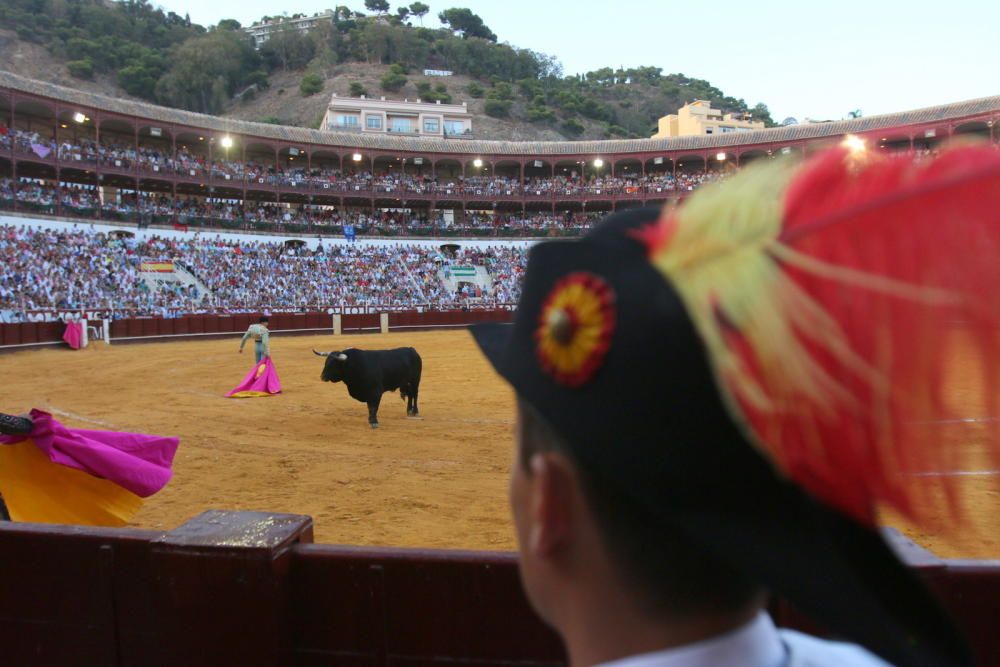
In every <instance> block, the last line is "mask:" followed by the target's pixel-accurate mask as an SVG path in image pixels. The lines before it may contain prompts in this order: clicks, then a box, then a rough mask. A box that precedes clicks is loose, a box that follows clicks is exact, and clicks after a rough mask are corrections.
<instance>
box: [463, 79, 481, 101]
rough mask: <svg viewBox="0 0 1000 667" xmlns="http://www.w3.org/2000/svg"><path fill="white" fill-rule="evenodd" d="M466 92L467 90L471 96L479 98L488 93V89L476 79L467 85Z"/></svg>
mask: <svg viewBox="0 0 1000 667" xmlns="http://www.w3.org/2000/svg"><path fill="white" fill-rule="evenodd" d="M465 92H467V93H468V94H469V96H470V97H474V98H476V99H479V98H480V97H482V96H483V95H484V94H485V93H486V91H484V90H483V87H482V86H480V85H479V84H478V83H476V82H475V81H473V82H472V83H470V84H469V85H468V86H466V87H465Z"/></svg>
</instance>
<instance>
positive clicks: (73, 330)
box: [63, 322, 83, 350]
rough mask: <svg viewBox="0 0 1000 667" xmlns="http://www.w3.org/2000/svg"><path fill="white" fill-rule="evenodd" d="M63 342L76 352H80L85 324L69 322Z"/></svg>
mask: <svg viewBox="0 0 1000 667" xmlns="http://www.w3.org/2000/svg"><path fill="white" fill-rule="evenodd" d="M63 340H64V341H66V342H67V343H68V344H69V346H70V347H71V348H73V349H74V350H79V349H80V347H82V345H83V323H82V322H67V323H66V331H64V332H63Z"/></svg>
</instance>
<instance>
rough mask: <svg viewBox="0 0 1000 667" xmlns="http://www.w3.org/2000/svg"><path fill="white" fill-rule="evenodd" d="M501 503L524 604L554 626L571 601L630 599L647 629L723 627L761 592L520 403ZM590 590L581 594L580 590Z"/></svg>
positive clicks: (756, 604) (750, 607)
mask: <svg viewBox="0 0 1000 667" xmlns="http://www.w3.org/2000/svg"><path fill="white" fill-rule="evenodd" d="M515 437H516V450H515V457H514V462H513V465H512V471H511V481H510V504H511V511H512V514H513V518H514V524H515V529H516V531H517V538H518V543H519V548H520V553H521V574H522V579H523V582H524V586H525V590H526V591H527V593H528V595H529V597H530V599H531V601H532V604H533V605H534V606H535V608H536V609H537V610H538V612H539V613H540V614H541V616H542V617H543V618H545V619H546V620H547V621H548V622H550V623H552V624H553V625H555V626H556V627H559V626H560V625H561V622H562V621H564V620H565V618H564V616H565V613H566V610H565V609H563V608H561V607H560V604H561V603H565V602H567V601H568V600H570V599H571V598H572V595H568V592H569V591H572V590H573V589H576V594H582V595H583V596H585V597H591V596H593V597H600V596H604V595H607V594H609V593H610V594H611V595H613V596H616V597H617V596H618V594H623V596H622V597H623V598H627V599H628V600H630V604H631V606H632V611H633V612H634V613H635V614H636V615H637V616H640V617H643V618H646V619H648V620H649V621H652V622H655V621H657V620H659V621H671V620H673V621H675V622H676V621H678V620H679V619H683V620H684V622H685V623H689V624H690V623H691V622H692V620H697V619H704V621H705V622H706V623H707V624H708V625H709V626H714V625H715V624H718V625H719V626H720V627H726V626H731V625H732V620H733V619H744V618H746V617H748V615H751V614H752V613H753V612H754V611H755V610H757V609H759V608H760V607H761V606H762V604H763V600H764V592H763V589H762V587H761V586H760V585H759V584H758V583H757V582H756V581H755V580H754V579H753V578H752V577H750V576H748V575H747V574H745V573H743V572H741V571H739V570H736V569H734V568H732V567H731V566H729V565H728V564H725V563H723V562H720V561H719V560H718V559H716V558H714V557H712V556H711V555H710V554H708V553H706V551H705V550H704V549H702V548H700V547H699V546H697V545H696V544H694V543H692V542H691V540H690V539H689V538H687V537H686V536H684V535H683V534H682V533H680V532H679V531H676V530H664V529H662V527H661V526H660V525H659V524H658V521H657V519H656V517H654V516H650V515H649V514H648V513H647V512H646V511H644V509H643V508H642V507H641V506H637V504H636V503H635V502H634V501H632V500H630V499H629V498H628V497H626V496H625V495H624V494H622V493H620V492H619V491H618V490H617V489H616V488H615V486H614V485H613V484H609V483H608V481H607V480H606V479H602V477H601V475H600V474H599V472H597V471H596V470H594V469H593V468H592V467H589V466H587V465H585V464H582V463H581V461H580V460H578V458H577V457H576V456H574V453H573V450H574V448H573V446H572V445H570V444H569V443H567V442H566V440H565V439H564V438H563V437H562V436H560V435H559V434H558V433H556V431H555V430H554V429H553V427H552V426H551V425H550V424H549V423H547V422H546V420H545V419H544V418H543V417H542V416H541V415H539V414H538V412H537V411H536V410H535V409H534V408H533V407H532V406H531V405H530V404H528V403H527V402H526V401H524V400H519V401H518V406H517V426H516V431H515ZM583 588H586V589H589V590H587V591H581V590H580V589H583Z"/></svg>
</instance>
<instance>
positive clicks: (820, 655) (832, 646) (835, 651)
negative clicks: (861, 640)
mask: <svg viewBox="0 0 1000 667" xmlns="http://www.w3.org/2000/svg"><path fill="white" fill-rule="evenodd" d="M778 633H779V634H780V635H781V641H782V642H783V643H784V644H785V646H786V647H787V648H788V653H789V660H788V666H789V667H834V666H836V667H892V666H891V665H890V664H889V663H888V662H886V661H885V660H882V659H881V658H879V657H878V656H877V655H875V654H874V653H872V652H870V651H869V650H867V649H865V648H863V647H861V646H858V645H857V644H851V643H848V642H838V641H831V640H829V639H820V638H819V637H813V636H812V635H807V634H804V633H802V632H798V631H796V630H788V629H785V628H782V629H780V630H778Z"/></svg>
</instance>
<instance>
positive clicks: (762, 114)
mask: <svg viewBox="0 0 1000 667" xmlns="http://www.w3.org/2000/svg"><path fill="white" fill-rule="evenodd" d="M750 113H752V114H753V119H754V120H762V121H764V127H776V126H777V125H778V124H777V123H775V122H774V119H773V118H771V110H770V109H768V108H767V105H766V104H764V103H763V102H761V103H760V104H758V105H757V106H755V107H754V108H753V109H751V110H750Z"/></svg>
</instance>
